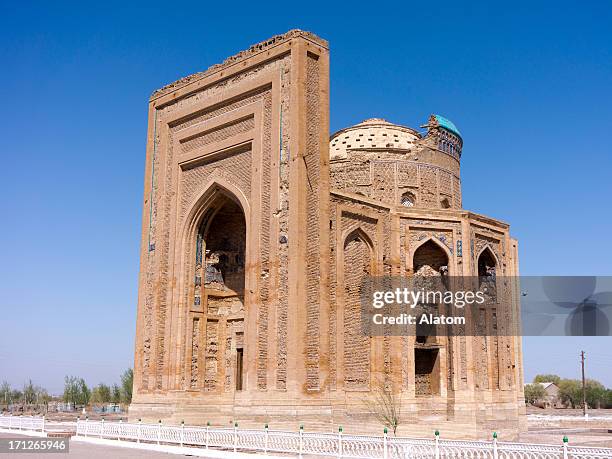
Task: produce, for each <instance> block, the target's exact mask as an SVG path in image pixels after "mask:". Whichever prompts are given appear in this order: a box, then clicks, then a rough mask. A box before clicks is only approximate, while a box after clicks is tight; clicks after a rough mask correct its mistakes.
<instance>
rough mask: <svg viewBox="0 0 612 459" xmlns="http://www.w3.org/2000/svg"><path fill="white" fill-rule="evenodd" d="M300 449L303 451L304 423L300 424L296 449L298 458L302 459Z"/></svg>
mask: <svg viewBox="0 0 612 459" xmlns="http://www.w3.org/2000/svg"><path fill="white" fill-rule="evenodd" d="M302 451H304V424H300V449H299V451H298V457H299V458H300V459H302Z"/></svg>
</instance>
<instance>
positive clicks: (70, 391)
mask: <svg viewBox="0 0 612 459" xmlns="http://www.w3.org/2000/svg"><path fill="white" fill-rule="evenodd" d="M63 400H64V402H66V403H72V405H73V406H76V405H77V404H78V403H79V401H80V391H79V385H78V379H77V377H76V376H66V377H65V378H64V396H63Z"/></svg>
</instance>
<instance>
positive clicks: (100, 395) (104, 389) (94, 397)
mask: <svg viewBox="0 0 612 459" xmlns="http://www.w3.org/2000/svg"><path fill="white" fill-rule="evenodd" d="M110 401H111V388H110V387H109V386H107V385H106V384H103V383H100V384H98V385H97V386H96V387H94V388H93V390H92V391H91V402H92V403H109V402H110Z"/></svg>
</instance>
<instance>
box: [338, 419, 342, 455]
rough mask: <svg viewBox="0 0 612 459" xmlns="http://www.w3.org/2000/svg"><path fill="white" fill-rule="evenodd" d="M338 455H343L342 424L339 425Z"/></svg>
mask: <svg viewBox="0 0 612 459" xmlns="http://www.w3.org/2000/svg"><path fill="white" fill-rule="evenodd" d="M338 457H342V426H339V427H338Z"/></svg>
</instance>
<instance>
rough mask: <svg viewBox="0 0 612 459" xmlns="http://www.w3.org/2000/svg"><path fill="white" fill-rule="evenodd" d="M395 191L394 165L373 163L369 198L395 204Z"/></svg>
mask: <svg viewBox="0 0 612 459" xmlns="http://www.w3.org/2000/svg"><path fill="white" fill-rule="evenodd" d="M395 190H396V183H395V164H394V163H389V162H373V163H372V192H371V197H372V198H374V199H377V200H379V201H382V202H390V203H391V202H392V203H395Z"/></svg>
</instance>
